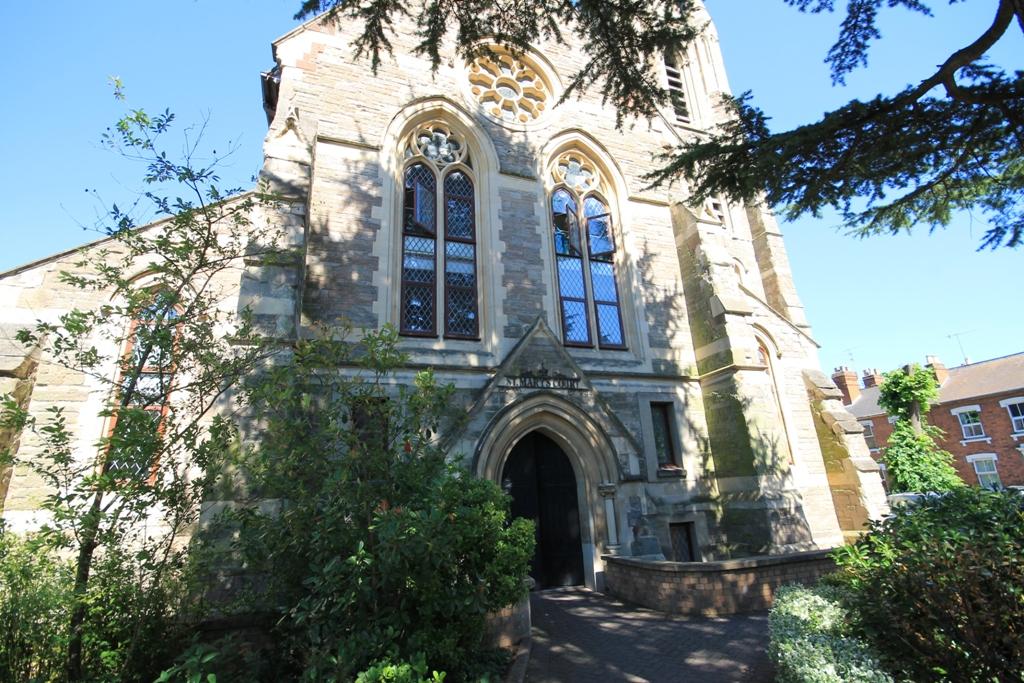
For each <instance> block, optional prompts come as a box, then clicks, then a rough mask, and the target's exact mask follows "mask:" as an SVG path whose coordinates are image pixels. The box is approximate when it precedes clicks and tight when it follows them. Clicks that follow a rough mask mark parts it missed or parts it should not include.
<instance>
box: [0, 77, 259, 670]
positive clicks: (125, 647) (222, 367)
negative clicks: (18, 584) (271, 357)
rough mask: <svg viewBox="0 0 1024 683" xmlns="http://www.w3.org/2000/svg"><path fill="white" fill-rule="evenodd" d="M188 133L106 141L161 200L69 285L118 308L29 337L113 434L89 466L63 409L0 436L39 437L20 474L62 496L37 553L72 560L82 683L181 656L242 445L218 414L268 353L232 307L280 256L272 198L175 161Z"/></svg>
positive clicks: (10, 415)
mask: <svg viewBox="0 0 1024 683" xmlns="http://www.w3.org/2000/svg"><path fill="white" fill-rule="evenodd" d="M116 94H117V95H118V96H119V97H122V93H121V89H120V84H116ZM173 119H174V117H173V116H172V115H171V114H170V113H164V114H161V115H159V116H153V117H151V116H149V115H148V114H146V113H145V112H144V111H142V110H133V111H130V112H129V113H128V114H127V115H126V116H125V117H124V118H122V119H121V120H120V121H119V122H118V123H117V125H116V126H115V127H113V128H112V129H110V130H108V132H107V134H106V135H105V136H104V141H105V142H106V143H107V144H108V145H109V146H110V147H111V148H113V149H115V150H117V151H119V152H121V153H122V154H124V155H125V156H126V157H129V158H131V159H135V160H138V161H141V162H142V163H143V164H144V165H145V167H146V172H145V175H144V180H145V182H146V183H147V184H148V185H149V186H151V187H152V188H153V189H152V190H150V191H149V192H147V193H146V194H145V195H144V197H142V198H141V199H140V201H139V202H138V203H137V204H135V205H133V206H132V207H131V208H130V209H124V210H123V209H121V208H119V207H117V206H116V205H115V206H113V207H112V208H111V211H110V215H109V220H110V223H109V224H108V225H107V226H106V228H105V230H106V233H107V235H108V237H109V240H107V241H106V242H104V243H101V244H100V245H98V246H96V247H90V248H88V249H87V250H85V251H83V252H82V258H81V260H80V261H79V262H78V263H75V264H74V268H73V269H72V270H70V271H68V272H63V273H61V274H60V278H61V281H62V283H64V284H65V285H66V286H68V287H69V288H70V289H79V290H82V291H83V292H92V293H93V294H91V295H89V296H83V297H81V298H82V299H83V300H99V301H103V302H104V303H102V304H100V305H98V306H96V307H95V308H92V309H87V308H73V309H72V310H70V311H68V312H67V313H65V314H63V315H61V316H60V318H59V320H57V321H56V322H47V321H39V322H38V323H37V324H36V325H35V326H34V327H32V328H31V329H25V330H22V331H20V332H19V333H18V339H19V340H20V341H21V342H23V343H24V344H26V345H27V346H30V347H31V346H41V347H44V348H45V349H46V350H47V361H48V362H51V363H55V364H57V365H59V366H62V367H64V368H67V369H68V370H71V371H74V372H75V373H79V374H80V376H83V377H84V378H85V379H86V382H87V383H88V384H89V385H90V386H91V387H94V388H95V389H96V391H97V393H98V395H100V396H103V397H104V399H105V401H106V405H105V407H104V409H103V411H102V413H101V414H102V416H103V417H105V418H106V419H107V422H108V424H109V425H110V428H109V429H108V431H107V433H106V434H104V435H103V437H102V438H101V439H100V440H99V442H98V443H97V444H96V449H95V451H94V454H95V457H87V458H84V459H83V458H82V457H81V455H80V454H79V453H77V452H76V449H75V438H76V436H77V435H76V434H73V433H72V431H71V426H70V425H69V421H68V417H67V415H66V414H65V411H64V409H63V408H62V407H59V406H58V407H53V408H50V409H49V411H48V415H47V416H46V417H45V418H42V419H37V418H35V417H33V416H30V415H29V414H28V413H26V412H25V410H24V409H23V408H22V407H20V406H19V405H18V404H17V403H16V402H15V401H13V400H12V399H10V398H9V397H8V398H7V399H6V400H5V401H4V403H3V411H2V424H0V427H10V428H14V429H16V430H21V429H27V430H31V431H34V432H35V433H36V434H37V436H38V439H39V441H40V443H41V448H40V449H39V450H38V452H35V453H33V454H32V456H31V457H24V456H23V454H22V455H19V456H18V459H17V460H15V461H14V462H15V464H17V465H18V466H20V467H23V468H25V469H27V470H30V471H32V472H33V473H34V474H35V475H36V476H38V477H40V478H41V480H42V481H43V482H44V483H45V484H46V485H47V487H48V491H49V493H48V494H47V495H46V497H45V499H44V500H43V501H42V504H41V508H42V511H43V513H44V515H45V519H46V520H47V521H46V523H45V524H44V525H43V527H42V529H41V530H40V532H39V534H38V535H37V536H36V538H35V542H36V544H37V546H36V547H38V548H39V549H40V552H43V553H51V554H53V555H59V556H70V557H72V558H73V559H72V566H71V575H72V579H71V586H70V596H71V597H70V601H69V602H68V603H67V604H65V605H64V606H63V610H62V611H63V614H65V615H66V617H67V622H66V624H65V625H64V627H63V628H64V630H63V631H62V637H63V642H64V643H65V645H66V648H65V653H64V655H65V656H64V669H65V670H64V672H63V673H62V675H59V676H57V677H58V678H61V679H67V680H70V681H81V680H145V679H147V677H149V678H150V679H151V678H152V674H153V673H154V668H155V669H156V671H157V672H158V671H159V668H158V667H159V666H160V664H161V662H160V661H159V659H160V656H161V655H163V654H166V650H167V648H173V647H176V644H175V637H176V636H178V635H181V630H180V623H179V622H178V621H177V616H178V615H177V614H176V612H177V610H178V609H179V608H180V607H182V601H183V600H184V598H186V597H187V595H188V591H187V590H186V587H184V586H182V584H181V580H182V577H183V575H184V574H183V573H184V570H185V569H186V556H185V554H184V549H183V547H182V546H183V544H182V537H183V535H186V534H187V533H188V532H189V530H190V528H191V527H192V525H194V524H195V522H196V519H197V516H198V512H199V507H200V506H199V503H200V501H201V500H202V497H203V495H204V493H205V492H206V490H207V488H208V485H209V483H210V481H211V478H212V477H213V476H215V475H216V472H217V469H218V463H219V462H220V458H221V454H222V453H223V452H224V451H225V448H226V446H227V444H228V443H229V442H230V440H231V438H232V434H233V432H232V429H231V427H230V425H229V423H228V421H227V420H226V419H225V418H224V417H213V413H214V408H215V407H216V406H217V405H218V403H219V402H220V401H221V400H222V397H223V395H224V392H225V391H226V390H227V388H228V387H230V386H231V385H232V384H233V383H234V382H235V381H236V380H237V379H238V378H239V377H240V376H242V375H244V374H246V373H247V372H249V371H250V369H251V368H252V367H253V366H254V364H256V363H258V362H260V361H261V360H262V359H263V358H265V357H266V356H267V355H268V353H269V351H268V349H267V348H266V347H265V346H264V344H263V343H262V340H261V338H260V335H259V333H258V331H257V330H256V329H255V327H254V326H253V324H252V321H251V319H250V316H248V315H247V314H242V315H237V314H235V313H234V312H229V311H225V310H223V307H222V302H223V301H224V298H225V296H226V294H227V293H228V290H229V288H230V287H232V286H235V287H237V282H238V273H239V269H240V267H241V265H242V259H243V258H249V259H260V258H263V257H266V258H273V257H274V256H275V255H276V253H277V252H276V246H275V242H276V229H271V228H267V227H264V226H262V225H260V224H258V223H256V222H255V221H254V220H253V213H252V212H253V210H254V208H255V207H256V206H257V204H259V203H260V202H261V201H264V199H265V198H264V197H262V196H260V195H258V194H256V193H251V194H247V195H242V196H239V197H236V198H233V199H230V200H228V199H227V198H226V197H227V195H228V194H229V193H225V192H223V191H222V190H221V189H219V188H218V187H217V180H218V179H217V174H216V161H212V162H210V163H209V164H208V165H206V166H202V167H199V166H195V165H193V164H192V163H191V158H192V152H194V151H195V150H194V149H191V150H190V151H189V153H187V154H186V158H185V161H183V162H175V161H173V160H172V157H171V156H169V155H168V154H167V153H165V152H164V151H163V150H162V149H161V148H160V146H159V145H160V144H161V140H162V136H164V134H165V133H167V131H168V130H169V129H170V127H171V125H172V122H173ZM158 190H165V191H166V194H163V193H160V192H158ZM232 192H233V191H232ZM149 204H151V205H152V206H153V207H155V209H156V211H157V212H158V213H160V214H162V215H164V216H166V218H165V219H164V220H160V221H158V222H157V223H154V224H152V225H150V226H146V227H141V228H140V227H138V226H137V225H136V223H135V220H134V218H133V215H134V214H135V213H136V212H137V211H138V210H139V209H140V208H141V207H142V206H144V205H149ZM139 273H143V274H144V275H143V276H141V278H140V277H137V274H139ZM0 456H3V458H4V459H5V460H6V461H8V462H10V461H11V460H12V458H11V456H10V454H0ZM154 528H155V529H156V530H155V531H154ZM49 675H51V676H52V675H55V673H54V672H49ZM47 680H50V679H49V678H47Z"/></svg>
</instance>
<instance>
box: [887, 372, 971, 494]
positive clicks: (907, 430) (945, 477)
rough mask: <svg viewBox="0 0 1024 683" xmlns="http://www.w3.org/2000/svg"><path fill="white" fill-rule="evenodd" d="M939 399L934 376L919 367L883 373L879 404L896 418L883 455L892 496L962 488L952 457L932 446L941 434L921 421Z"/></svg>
mask: <svg viewBox="0 0 1024 683" xmlns="http://www.w3.org/2000/svg"><path fill="white" fill-rule="evenodd" d="M938 395H939V385H938V382H937V381H936V380H935V375H933V374H932V373H931V371H930V370H926V369H923V368H921V367H920V366H918V365H908V366H907V367H906V368H904V369H902V370H894V371H892V372H887V373H885V380H884V381H883V382H882V386H881V387H880V389H879V398H878V403H879V405H880V406H881V407H882V408H883V409H884V410H885V411H886V412H887V413H888V414H890V415H893V416H895V417H896V418H897V421H896V424H895V426H894V427H893V432H892V435H891V436H890V437H889V440H888V443H887V445H886V447H885V449H884V453H883V459H884V460H885V467H886V470H887V471H888V474H889V484H890V487H891V489H892V490H893V492H895V493H904V492H915V491H916V492H923V491H950V490H952V489H954V488H957V487H960V486H963V485H964V482H963V480H962V479H960V477H959V476H957V473H956V470H955V469H953V465H952V462H953V456H952V455H951V454H950V453H948V452H947V451H944V450H942V449H941V448H939V447H938V445H937V444H936V443H935V439H936V438H937V437H940V436H941V435H942V432H941V431H940V430H939V429H937V428H936V427H932V426H929V425H928V423H927V422H926V421H925V419H924V417H923V416H924V414H925V413H927V412H928V408H929V406H930V405H931V403H932V402H933V401H934V400H935V399H936V398H938Z"/></svg>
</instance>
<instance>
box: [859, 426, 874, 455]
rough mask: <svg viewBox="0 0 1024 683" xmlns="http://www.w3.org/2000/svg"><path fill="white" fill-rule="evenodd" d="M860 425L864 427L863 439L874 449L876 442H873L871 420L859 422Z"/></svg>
mask: <svg viewBox="0 0 1024 683" xmlns="http://www.w3.org/2000/svg"><path fill="white" fill-rule="evenodd" d="M860 426H861V427H863V428H864V441H865V442H866V443H867V444H868V448H870V449H872V450H876V449H877V448H878V444H877V443H876V442H875V425H874V424H873V423H871V422H861V423H860Z"/></svg>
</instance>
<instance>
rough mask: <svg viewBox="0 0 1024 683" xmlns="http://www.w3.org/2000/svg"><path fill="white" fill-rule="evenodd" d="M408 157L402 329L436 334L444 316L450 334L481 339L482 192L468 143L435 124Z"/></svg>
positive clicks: (423, 130)
mask: <svg viewBox="0 0 1024 683" xmlns="http://www.w3.org/2000/svg"><path fill="white" fill-rule="evenodd" d="M405 158H406V168H405V174H404V196H403V200H402V293H401V309H400V311H399V319H400V320H399V323H400V324H399V330H400V332H401V333H402V334H403V335H408V336H417V337H436V336H437V335H438V326H437V321H438V319H439V318H440V320H441V321H442V323H443V328H442V329H443V334H444V336H445V337H446V338H454V339H478V338H479V336H480V325H479V305H478V292H477V272H476V196H475V192H474V186H473V178H472V164H471V162H470V158H469V153H468V151H467V148H466V145H465V144H464V142H463V141H462V140H460V139H459V137H458V136H457V135H456V134H455V133H453V132H452V130H451V129H450V128H449V127H448V126H446V125H445V124H443V123H440V122H432V123H430V124H427V125H424V126H420V127H419V128H418V129H417V130H416V131H415V132H414V133H413V135H412V136H411V138H410V139H409V142H408V144H407V146H406V149H405ZM438 226H442V227H443V232H442V233H441V234H438Z"/></svg>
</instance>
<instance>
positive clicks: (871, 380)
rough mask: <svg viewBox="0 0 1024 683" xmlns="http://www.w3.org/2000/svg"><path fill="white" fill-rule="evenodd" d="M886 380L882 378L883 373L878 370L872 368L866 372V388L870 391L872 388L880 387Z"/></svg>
mask: <svg viewBox="0 0 1024 683" xmlns="http://www.w3.org/2000/svg"><path fill="white" fill-rule="evenodd" d="M884 380H885V378H884V377H882V373H880V372H879V371H878V368H872V369H870V370H865V371H864V388H865V389H870V388H871V387H880V386H882V382H883V381H884Z"/></svg>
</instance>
